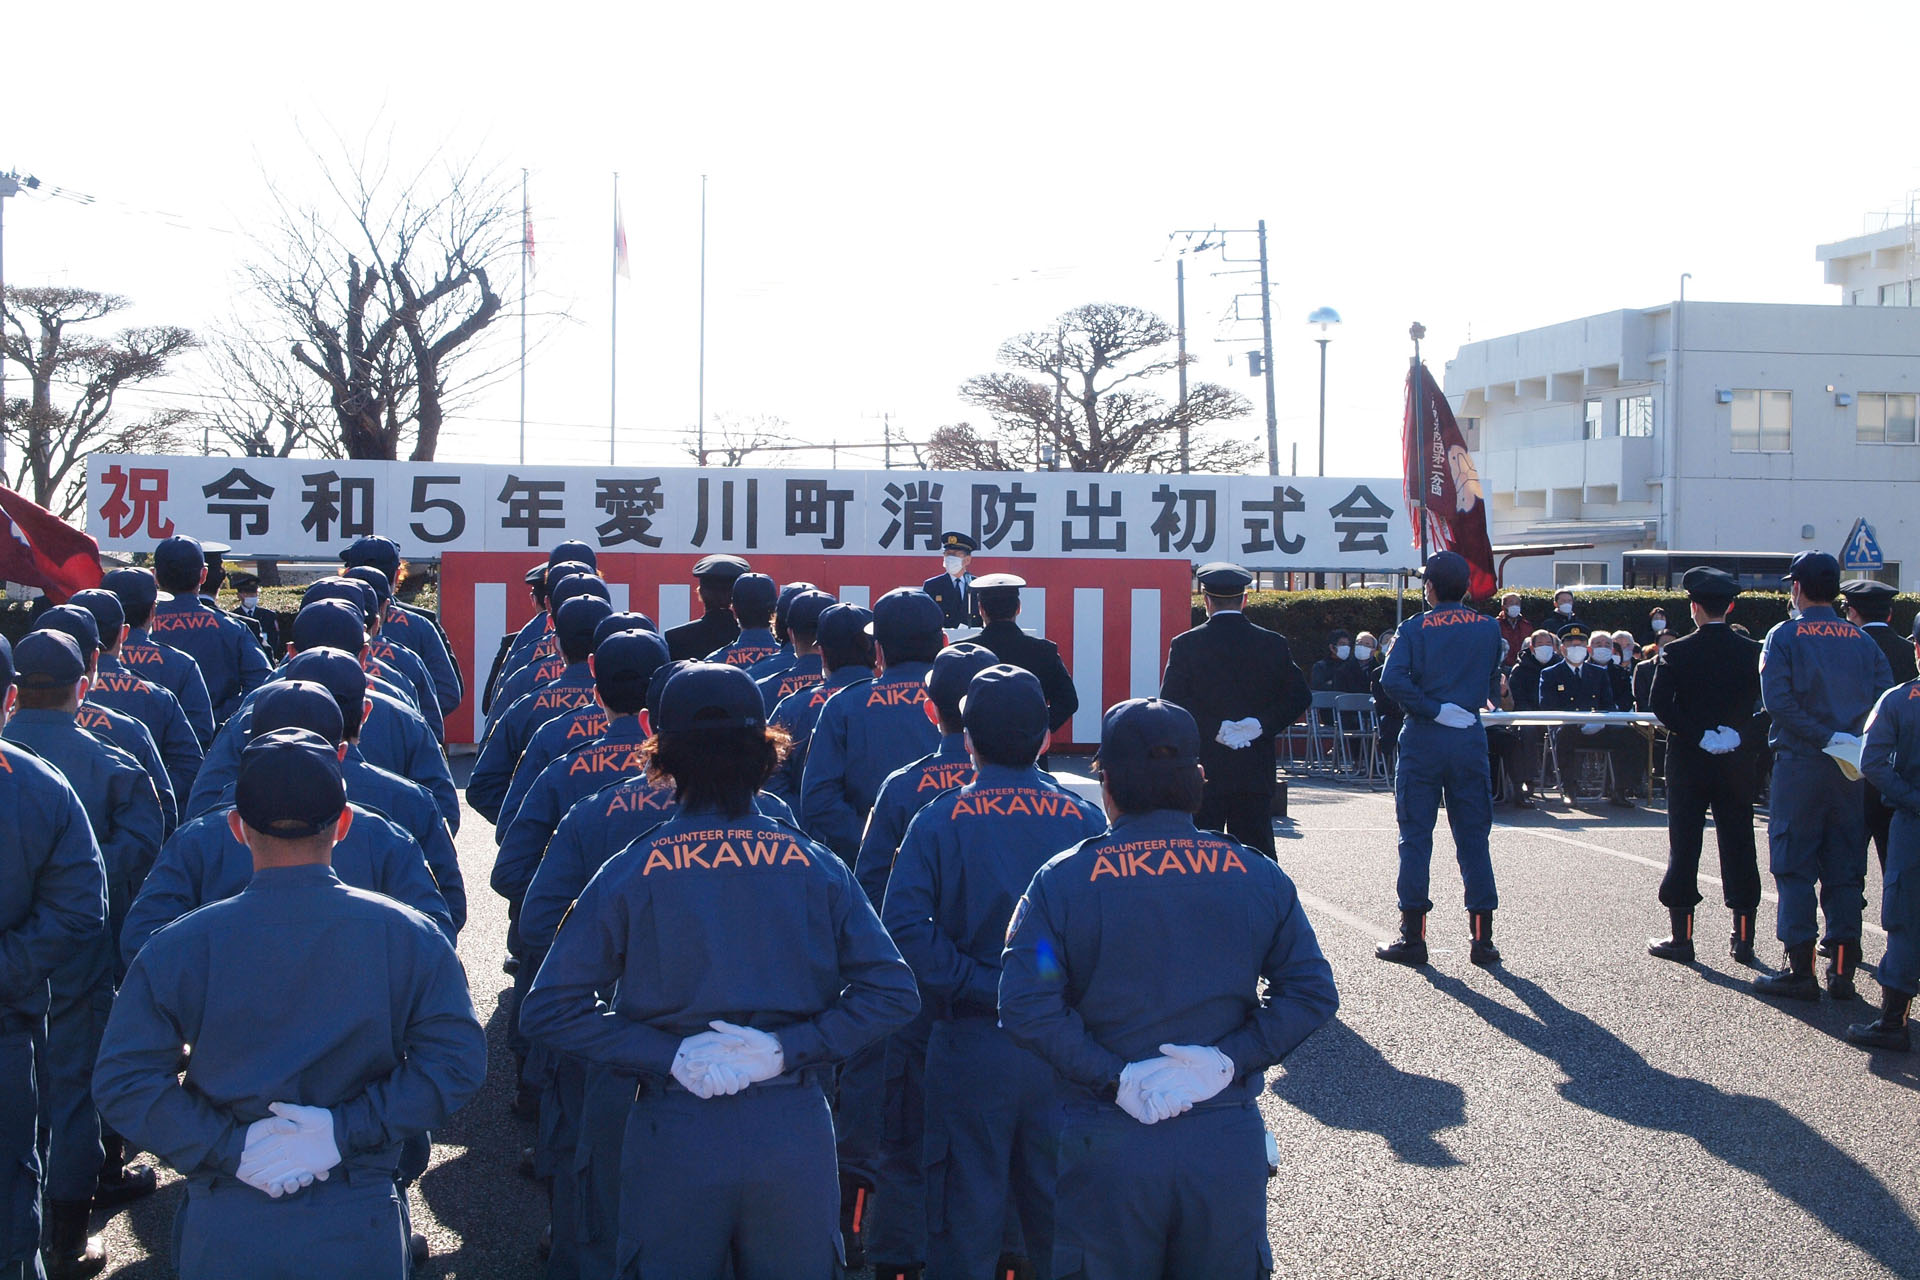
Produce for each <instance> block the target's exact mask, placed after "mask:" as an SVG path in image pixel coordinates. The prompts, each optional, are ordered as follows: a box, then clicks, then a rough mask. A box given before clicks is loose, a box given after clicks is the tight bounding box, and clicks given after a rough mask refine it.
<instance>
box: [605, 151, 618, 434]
mask: <svg viewBox="0 0 1920 1280" xmlns="http://www.w3.org/2000/svg"><path fill="white" fill-rule="evenodd" d="M607 286H608V289H607V291H608V293H610V294H611V295H612V297H613V337H612V344H611V349H610V350H609V352H608V355H607V464H608V465H609V466H611V465H612V464H613V443H614V432H615V430H616V427H617V424H618V423H619V421H620V175H619V173H617V172H616V173H615V174H614V175H613V270H612V271H611V272H610V273H608V276H607Z"/></svg>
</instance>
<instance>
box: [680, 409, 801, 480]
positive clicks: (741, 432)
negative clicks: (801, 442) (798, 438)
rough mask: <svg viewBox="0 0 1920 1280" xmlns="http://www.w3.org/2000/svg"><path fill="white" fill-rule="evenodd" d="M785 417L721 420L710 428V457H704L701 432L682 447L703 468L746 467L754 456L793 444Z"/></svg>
mask: <svg viewBox="0 0 1920 1280" xmlns="http://www.w3.org/2000/svg"><path fill="white" fill-rule="evenodd" d="M786 428H787V423H786V420H785V419H784V418H776V417H774V416H773V415H771V414H759V415H755V416H753V417H744V418H736V417H719V416H716V417H715V418H714V420H713V424H712V425H711V426H709V427H708V428H707V439H706V457H705V458H702V457H701V456H700V437H699V433H698V432H694V431H689V432H688V433H687V440H686V443H685V444H684V445H682V446H681V447H682V448H683V449H684V450H686V452H687V454H688V455H689V456H690V457H692V458H693V460H694V461H695V462H697V463H699V464H700V465H701V466H703V467H743V466H745V465H746V464H747V459H748V458H749V457H751V456H752V455H753V454H756V453H759V452H760V451H761V450H763V449H766V448H768V447H769V446H772V445H780V444H793V443H795V441H794V438H793V436H792V435H791V434H789V433H788V431H787V429H786Z"/></svg>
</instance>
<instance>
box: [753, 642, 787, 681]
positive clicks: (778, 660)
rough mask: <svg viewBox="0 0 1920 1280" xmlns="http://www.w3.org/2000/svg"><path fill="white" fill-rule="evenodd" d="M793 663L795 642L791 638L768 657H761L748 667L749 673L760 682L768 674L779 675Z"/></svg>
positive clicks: (754, 679)
mask: <svg viewBox="0 0 1920 1280" xmlns="http://www.w3.org/2000/svg"><path fill="white" fill-rule="evenodd" d="M793 663H794V653H793V642H792V641H791V640H789V641H788V642H787V643H785V644H783V645H781V646H780V647H779V648H778V649H775V650H774V651H773V652H772V653H771V654H770V655H768V656H767V657H764V658H762V659H760V661H758V662H756V663H754V664H753V665H752V666H750V667H748V668H747V674H748V675H750V676H752V677H753V682H754V683H755V684H759V683H760V682H761V681H762V680H765V679H766V678H767V677H768V676H777V675H779V674H780V673H781V672H782V671H785V670H787V669H789V668H790V667H792V666H793Z"/></svg>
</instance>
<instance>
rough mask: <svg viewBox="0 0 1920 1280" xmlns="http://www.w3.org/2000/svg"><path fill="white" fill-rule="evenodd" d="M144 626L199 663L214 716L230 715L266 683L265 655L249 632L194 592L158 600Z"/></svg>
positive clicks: (157, 638)
mask: <svg viewBox="0 0 1920 1280" xmlns="http://www.w3.org/2000/svg"><path fill="white" fill-rule="evenodd" d="M149 626H150V628H151V630H152V631H153V636H154V639H156V640H158V641H159V642H160V643H162V644H167V645H172V646H173V647H174V648H176V649H178V650H180V651H181V652H182V653H184V654H186V655H187V656H188V657H189V658H192V659H193V660H194V662H196V663H197V664H199V667H200V674H201V676H202V677H204V678H205V679H206V682H207V697H208V699H209V700H210V701H211V702H212V703H213V718H214V719H215V720H216V721H221V720H225V719H226V718H227V717H228V716H230V715H232V714H233V713H234V711H235V709H237V708H238V707H239V705H240V699H241V698H243V697H245V696H246V695H247V694H249V693H251V692H252V691H253V690H255V689H258V688H259V687H260V686H261V685H263V684H265V683H266V682H267V675H268V667H267V655H266V654H265V653H263V652H261V650H260V646H259V644H257V643H256V642H255V641H254V638H253V633H252V632H250V631H248V630H247V629H246V628H245V627H243V626H241V625H240V624H239V623H238V622H235V621H234V620H233V619H232V618H229V617H228V616H227V615H226V614H224V613H222V612H220V610H218V609H215V608H213V607H211V606H210V605H208V604H207V602H206V601H204V600H202V599H200V598H199V597H198V596H193V595H178V596H174V597H173V598H171V599H169V600H162V601H160V602H159V603H158V604H156V605H154V606H153V617H152V618H151V619H150V620H149Z"/></svg>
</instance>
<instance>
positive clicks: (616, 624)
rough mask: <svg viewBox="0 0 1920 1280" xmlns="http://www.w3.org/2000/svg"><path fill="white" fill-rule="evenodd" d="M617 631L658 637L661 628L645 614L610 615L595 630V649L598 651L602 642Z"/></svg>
mask: <svg viewBox="0 0 1920 1280" xmlns="http://www.w3.org/2000/svg"><path fill="white" fill-rule="evenodd" d="M616 631H651V632H653V633H654V634H655V635H658V634H659V632H660V628H658V627H656V626H654V625H653V619H652V618H649V617H648V616H647V615H646V614H644V613H610V614H608V615H607V616H606V617H604V618H602V619H600V625H599V626H597V627H595V628H594V629H593V647H594V648H595V649H598V648H599V647H600V642H601V641H602V640H605V639H606V638H607V637H608V636H610V635H612V634H613V633H614V632H616Z"/></svg>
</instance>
